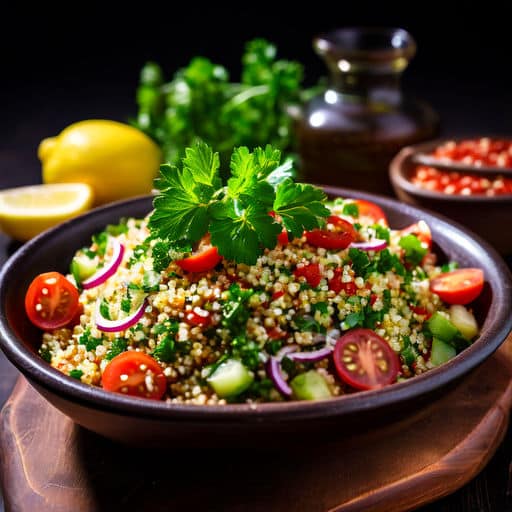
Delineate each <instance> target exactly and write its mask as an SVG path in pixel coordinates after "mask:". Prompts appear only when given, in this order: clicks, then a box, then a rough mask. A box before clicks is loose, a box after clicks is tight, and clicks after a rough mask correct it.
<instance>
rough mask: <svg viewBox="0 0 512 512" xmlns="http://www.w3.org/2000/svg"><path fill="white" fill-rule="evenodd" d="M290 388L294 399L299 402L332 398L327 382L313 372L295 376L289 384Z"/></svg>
mask: <svg viewBox="0 0 512 512" xmlns="http://www.w3.org/2000/svg"><path fill="white" fill-rule="evenodd" d="M290 386H291V388H292V391H293V394H294V396H295V398H298V399H299V400H320V399H322V398H330V397H331V396H332V395H331V391H330V390H329V386H327V382H325V379H324V378H323V377H322V376H321V375H320V374H319V373H318V372H316V371H315V370H310V371H309V372H306V373H301V374H300V375H297V376H296V377H294V378H293V380H292V381H291V382H290Z"/></svg>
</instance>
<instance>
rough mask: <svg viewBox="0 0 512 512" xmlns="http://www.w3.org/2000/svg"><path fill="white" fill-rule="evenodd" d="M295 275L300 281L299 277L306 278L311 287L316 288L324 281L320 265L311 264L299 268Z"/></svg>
mask: <svg viewBox="0 0 512 512" xmlns="http://www.w3.org/2000/svg"><path fill="white" fill-rule="evenodd" d="M293 275H294V276H295V277H296V278H297V279H298V278H299V277H304V278H306V281H307V283H308V284H309V286H312V287H313V288H316V287H317V286H318V285H319V284H320V280H321V279H322V273H321V272H320V265H319V264H318V263H310V264H309V265H304V266H302V267H297V268H296V269H295V270H294V272H293Z"/></svg>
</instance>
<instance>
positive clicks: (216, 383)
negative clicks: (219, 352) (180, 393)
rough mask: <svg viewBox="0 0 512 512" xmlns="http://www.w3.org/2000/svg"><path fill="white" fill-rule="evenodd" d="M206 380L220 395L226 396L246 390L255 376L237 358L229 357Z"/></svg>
mask: <svg viewBox="0 0 512 512" xmlns="http://www.w3.org/2000/svg"><path fill="white" fill-rule="evenodd" d="M206 380H207V381H208V384H210V386H211V387H212V388H213V390H214V391H215V393H217V395H218V396H219V397H221V398H225V397H229V396H236V395H239V394H240V393H242V392H243V391H245V390H246V389H247V388H248V387H249V386H250V385H251V384H252V381H253V380H254V376H253V374H252V373H251V372H250V371H249V370H248V369H247V368H246V367H245V366H244V365H243V364H242V363H241V362H240V361H238V360H237V359H227V360H226V361H224V362H223V363H222V364H221V365H220V366H219V367H218V368H217V369H216V370H215V371H214V372H213V373H212V375H210V376H209V377H208V379H206Z"/></svg>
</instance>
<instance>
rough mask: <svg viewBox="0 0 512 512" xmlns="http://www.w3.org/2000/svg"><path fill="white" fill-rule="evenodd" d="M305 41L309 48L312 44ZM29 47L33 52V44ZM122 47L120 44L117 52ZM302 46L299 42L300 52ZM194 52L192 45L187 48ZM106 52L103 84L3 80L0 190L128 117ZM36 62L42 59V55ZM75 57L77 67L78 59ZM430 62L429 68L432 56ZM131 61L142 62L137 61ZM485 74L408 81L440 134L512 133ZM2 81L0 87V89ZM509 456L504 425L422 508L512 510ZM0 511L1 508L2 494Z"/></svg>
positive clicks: (1, 394) (130, 109) (9, 376)
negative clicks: (466, 472)
mask: <svg viewBox="0 0 512 512" xmlns="http://www.w3.org/2000/svg"><path fill="white" fill-rule="evenodd" d="M29 30H30V28H26V30H24V33H27V32H28V31H29ZM249 35H250V34H249ZM249 35H248V36H247V37H249ZM420 43H421V41H420ZM62 44H66V41H55V50H57V47H58V46H59V45H62ZM212 44H213V45H214V47H215V44H216V43H215V41H212ZM307 45H308V46H309V43H307ZM47 46H48V45H47ZM291 47H292V46H291V44H290V45H288V49H290V48H291ZM455 47H457V46H455ZM46 49H48V48H46ZM420 49H421V45H420ZM33 50H34V51H36V53H37V48H35V49H33ZM122 50H123V49H122V48H119V51H120V52H121V51H122ZM299 50H300V48H299V49H298V50H297V51H299ZM194 51H195V50H191V52H190V53H194ZM82 53H83V52H82ZM149 56H151V55H147V56H146V55H144V56H141V55H138V56H137V58H139V59H140V58H146V57H149ZM420 56H421V54H420ZM81 57H82V58H83V59H85V60H84V61H83V62H85V64H87V62H86V57H85V56H84V55H81ZM107 57H108V58H110V57H111V54H109V53H107V54H106V57H105V59H104V61H105V69H104V70H103V71H104V72H105V76H106V78H107V80H105V81H101V82H99V81H94V82H92V83H91V82H90V81H86V80H83V78H84V77H83V75H82V76H81V75H80V73H79V72H78V71H77V69H74V71H76V73H75V76H74V77H69V76H67V75H65V73H61V75H60V79H59V80H58V81H55V80H52V79H51V78H50V75H49V74H47V75H46V76H44V77H43V78H42V79H40V80H39V81H38V82H37V83H38V84H39V85H38V88H37V89H36V90H35V89H34V87H33V84H30V83H28V82H27V83H26V84H23V83H21V81H20V80H19V79H18V80H15V81H14V80H13V81H9V79H8V78H7V84H6V83H5V82H4V84H3V85H4V87H5V89H4V90H3V91H2V95H3V107H2V121H1V122H0V189H4V188H8V187H12V186H20V185H27V184H33V183H39V182H40V181H41V178H40V165H39V162H38V160H37V156H36V149H37V145H38V143H39V142H40V140H41V139H42V138H44V137H47V136H50V135H55V134H57V133H58V132H60V131H61V130H62V129H63V128H64V127H65V126H67V125H68V124H71V123H72V122H75V121H78V120H81V119H91V118H108V119H118V120H126V119H127V117H128V116H129V115H130V114H133V113H134V106H133V91H134V89H135V86H136V79H137V77H136V75H135V74H134V73H133V66H132V68H131V69H129V70H128V72H127V73H126V74H125V76H116V75H115V72H116V70H118V69H119V68H120V66H118V67H117V68H116V66H115V63H113V64H112V66H107V60H108V59H107ZM157 57H158V56H157ZM448 57H450V56H448ZM452 57H453V55H452ZM476 57H478V55H476ZM121 59H124V61H125V62H126V61H127V60H128V57H127V56H126V54H124V56H122V57H121ZM41 62H46V60H45V59H42V60H41ZM77 62H79V64H80V65H82V63H83V62H82V61H77ZM184 62H185V61H184ZM184 62H181V63H180V64H183V63H184ZM428 64H429V66H431V65H432V64H435V62H429V63H428ZM445 64H446V63H445ZM135 65H136V66H139V62H136V64H135ZM77 66H78V64H77ZM27 69H35V71H34V72H41V71H42V70H43V65H42V64H41V65H40V68H37V67H36V68H27ZM444 69H446V66H445V68H444ZM66 70H67V68H66ZM17 71H20V70H19V69H18V70H17ZM72 71H73V70H72ZM474 72H475V73H479V72H482V73H484V71H482V70H481V69H478V68H477V67H475V68H474ZM485 73H488V74H492V76H494V82H489V81H488V80H487V79H481V80H477V81H471V80H469V81H466V82H462V83H461V82H460V76H457V75H456V74H454V75H450V74H446V75H444V76H439V74H437V75H436V74H432V75H426V74H423V75H422V76H420V75H419V74H418V75H414V73H413V74H412V75H410V76H409V77H408V78H407V80H406V85H407V86H408V87H409V88H410V89H414V92H415V94H416V95H417V96H420V97H422V98H424V99H426V100H427V101H429V102H430V103H431V104H432V105H433V106H434V108H435V109H436V110H437V111H438V112H439V113H440V115H441V119H442V122H443V132H444V133H445V134H452V135H464V134H473V133H495V134H506V133H508V134H509V135H510V134H512V126H511V122H510V119H512V102H511V101H509V99H510V98H509V90H508V88H507V87H506V85H507V82H506V81H504V77H505V76H504V75H503V74H502V75H501V76H500V74H499V70H496V69H494V70H493V69H485ZM20 76H23V77H25V76H26V78H27V79H28V77H29V75H28V71H27V70H25V75H20ZM127 77H128V81H127ZM484 78H485V77H484ZM1 87H2V86H1V85H0V89H1ZM10 100H12V102H11V101H10ZM16 248H17V245H16V244H15V243H13V242H12V241H10V240H9V239H8V238H6V237H5V236H3V235H1V234H0V265H1V264H3V262H4V261H5V260H6V258H7V257H8V256H9V254H10V253H12V252H13V251H14V250H15V249H16ZM0 376H1V378H0V405H1V404H3V403H4V402H5V400H6V399H7V397H8V396H9V394H10V392H11V389H12V387H13V385H14V382H15V380H16V378H17V376H18V372H17V371H16V370H15V369H14V368H13V367H12V366H11V365H10V363H9V362H8V361H7V360H6V359H5V357H4V356H3V354H1V353H0ZM433 436H435V434H433ZM511 461H512V429H509V432H508V434H507V436H506V438H505V440H504V442H503V443H502V445H501V446H500V448H499V449H498V451H497V452H496V454H495V455H494V457H493V458H492V460H491V461H490V462H489V464H488V465H487V466H486V468H485V469H484V470H483V471H482V472H481V473H480V474H479V475H478V476H477V477H476V478H474V479H473V480H472V481H471V482H470V483H469V484H467V485H466V486H464V487H463V488H462V489H460V490H459V491H457V492H456V493H454V494H453V495H451V496H449V497H447V498H444V499H442V500H440V501H438V502H436V503H435V504H433V505H430V506H427V507H424V508H422V509H421V511H422V512H434V511H441V512H464V511H467V512H469V511H471V512H474V511H482V512H484V511H499V512H505V511H508V510H511V511H512V497H511V493H512V488H510V482H509V464H510V463H511ZM0 510H3V505H2V503H1V496H0Z"/></svg>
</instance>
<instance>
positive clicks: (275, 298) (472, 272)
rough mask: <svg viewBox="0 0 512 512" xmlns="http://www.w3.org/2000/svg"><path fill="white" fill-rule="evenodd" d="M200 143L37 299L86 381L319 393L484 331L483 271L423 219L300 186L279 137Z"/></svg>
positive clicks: (157, 389)
mask: <svg viewBox="0 0 512 512" xmlns="http://www.w3.org/2000/svg"><path fill="white" fill-rule="evenodd" d="M230 170H231V177H230V178H228V179H227V180H222V179H221V174H220V162H219V157H218V154H217V153H214V152H213V150H212V149H211V148H210V147H208V146H207V145H206V144H204V143H198V144H197V145H196V146H195V147H193V148H188V149H187V152H186V157H185V158H184V159H183V164H182V167H181V168H177V167H175V166H171V165H169V164H165V165H163V166H162V167H161V170H160V178H159V179H157V180H156V182H155V186H156V187H157V189H158V190H159V194H158V195H157V196H156V197H155V198H154V200H153V207H154V209H153V211H152V212H151V213H150V214H149V215H148V216H147V217H146V218H144V219H134V218H129V219H121V220H120V221H119V224H115V225H109V226H107V227H106V228H105V230H104V231H102V232H100V233H97V234H95V235H94V236H93V237H92V240H91V243H90V245H88V246H87V247H83V248H81V249H80V250H78V251H77V253H76V255H75V256H74V258H73V260H72V261H71V264H70V273H69V274H68V275H67V276H64V275H62V274H60V273H58V272H47V273H43V274H40V275H39V276H37V277H36V278H35V279H34V280H33V281H32V283H31V284H30V286H29V288H28V290H27V293H26V296H25V310H26V312H27V315H28V317H29V319H30V320H31V321H32V322H33V323H34V324H35V325H36V326H38V327H39V328H40V329H42V331H43V335H42V344H41V347H40V350H39V353H40V355H41V357H43V358H44V359H45V360H46V361H47V362H49V363H50V364H51V365H52V366H53V367H55V368H57V369H58V370H60V371H61V372H63V373H64V374H66V375H69V376H70V377H72V378H75V379H78V380H80V381H81V382H83V383H85V384H90V385H94V386H101V387H103V388H104V389H105V390H108V391H113V392H118V393H122V394H126V395H130V396H137V397H142V398H146V399H147V398H150V399H156V400H164V401H166V402H169V403H187V404H196V405H204V404H208V405H214V404H226V403H233V402H238V403H244V402H248V403H251V402H268V401H284V400H318V399H327V398H330V397H335V396H340V395H344V394H347V393H353V392H357V391H364V390H372V389H378V388H382V387H383V386H387V385H392V384H394V383H396V382H400V381H404V380H407V379H409V378H413V377H414V376H415V375H418V374H421V373H424V372H427V371H429V370H430V369H432V368H434V367H436V366H438V365H440V364H443V363H445V362H447V361H449V360H450V359H452V358H454V357H455V356H456V355H457V354H458V353H459V352H460V351H462V350H464V349H465V348H466V347H468V346H469V345H470V344H471V343H472V342H473V341H474V340H475V339H476V338H477V336H478V333H479V327H478V325H477V322H476V320H475V316H474V315H473V307H474V305H475V302H474V301H475V299H477V297H478V296H479V294H480V293H481V291H482V288H483V285H484V275H483V272H482V271H481V270H480V269H478V268H462V269H461V268H457V267H458V265H457V263H456V262H444V263H443V264H439V263H438V262H437V260H436V255H435V254H434V253H433V252H432V250H431V248H432V235H431V232H430V229H429V227H428V225H427V224H426V223H425V222H423V221H422V220H420V219H419V220H418V222H416V223H414V224H412V225H410V226H407V227H405V228H403V227H402V228H401V229H393V228H392V227H390V226H389V225H388V221H387V219H386V215H385V213H384V211H383V210H382V209H381V208H380V207H379V206H378V205H377V204H374V203H372V202H369V201H367V200H363V199H342V198H337V199H335V200H334V201H331V202H328V201H327V197H326V195H325V193H324V192H323V190H321V189H320V188H318V187H314V186H313V185H310V184H304V183H295V182H294V180H293V178H292V166H291V164H290V163H289V162H285V163H284V164H281V163H280V152H279V151H278V150H275V149H274V148H272V147H271V146H267V147H265V148H264V149H262V148H256V149H255V150H254V151H253V152H250V151H249V150H248V149H247V148H245V147H241V148H236V149H235V150H234V151H233V155H232V158H231V163H230Z"/></svg>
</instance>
